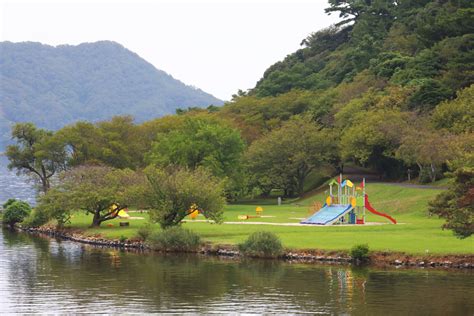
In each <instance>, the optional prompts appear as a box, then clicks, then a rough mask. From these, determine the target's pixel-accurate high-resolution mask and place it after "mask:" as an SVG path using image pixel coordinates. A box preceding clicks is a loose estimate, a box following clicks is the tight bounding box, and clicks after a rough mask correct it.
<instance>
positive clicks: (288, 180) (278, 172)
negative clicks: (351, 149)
mask: <svg viewBox="0 0 474 316" xmlns="http://www.w3.org/2000/svg"><path fill="white" fill-rule="evenodd" d="M332 139H333V137H332V135H331V133H330V131H329V130H325V129H321V128H320V127H319V126H317V125H316V124H315V123H313V122H312V121H311V120H309V119H307V118H301V117H295V118H293V119H292V120H290V121H288V122H286V123H285V124H284V125H283V126H282V127H281V128H279V129H275V130H273V131H272V132H270V133H268V134H267V135H265V136H264V137H262V138H261V139H259V140H257V141H255V142H253V143H252V145H251V146H250V147H249V149H248V151H247V154H246V161H247V164H248V166H249V169H250V172H251V173H253V175H254V176H255V181H256V183H257V184H258V185H259V186H260V187H261V188H262V189H263V191H267V192H268V190H269V189H271V188H280V189H284V190H285V192H286V195H293V194H294V193H295V192H296V193H298V194H301V193H303V190H304V183H305V180H306V178H307V177H308V175H309V174H310V173H311V172H312V171H314V170H316V169H318V168H322V167H323V166H324V165H325V164H327V163H329V161H331V159H332V158H333V157H334V156H335V155H336V152H337V147H336V144H335V142H333V141H332Z"/></svg>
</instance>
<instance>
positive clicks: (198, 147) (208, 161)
mask: <svg viewBox="0 0 474 316" xmlns="http://www.w3.org/2000/svg"><path fill="white" fill-rule="evenodd" d="M156 139H157V140H156V141H155V142H154V143H153V145H152V149H151V151H150V152H149V153H148V155H147V160H148V162H150V163H153V164H155V165H158V166H162V167H166V166H169V165H174V164H176V165H179V166H183V167H188V168H191V169H196V168H198V167H206V168H209V169H210V170H211V171H212V173H213V174H214V175H216V176H220V177H222V176H226V175H230V174H232V172H233V170H235V168H236V167H237V165H238V164H239V162H240V157H241V155H242V152H243V149H244V143H243V141H242V139H241V138H240V135H239V132H238V131H236V130H234V129H232V128H230V127H227V126H225V125H223V124H222V123H220V122H218V121H212V120H209V119H204V118H188V119H187V120H186V121H185V124H184V126H183V127H182V128H179V129H177V130H173V131H170V132H169V133H162V134H158V136H157V138H156Z"/></svg>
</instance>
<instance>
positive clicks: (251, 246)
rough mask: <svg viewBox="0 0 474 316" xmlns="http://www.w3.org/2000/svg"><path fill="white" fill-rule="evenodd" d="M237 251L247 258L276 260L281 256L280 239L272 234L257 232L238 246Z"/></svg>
mask: <svg viewBox="0 0 474 316" xmlns="http://www.w3.org/2000/svg"><path fill="white" fill-rule="evenodd" d="M239 250H240V251H241V252H242V253H243V254H244V255H246V256H249V257H260V258H276V257H279V256H280V255H282V254H283V246H282V244H281V241H280V238H278V236H277V235H276V234H274V233H271V232H264V231H258V232H254V233H252V234H251V235H250V236H249V237H248V238H247V240H246V241H245V242H244V243H242V244H239Z"/></svg>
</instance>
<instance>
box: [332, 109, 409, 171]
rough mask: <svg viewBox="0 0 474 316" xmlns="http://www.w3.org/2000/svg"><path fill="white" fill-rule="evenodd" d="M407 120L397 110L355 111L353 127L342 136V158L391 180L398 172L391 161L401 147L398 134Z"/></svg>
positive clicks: (404, 115)
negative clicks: (382, 174)
mask: <svg viewBox="0 0 474 316" xmlns="http://www.w3.org/2000/svg"><path fill="white" fill-rule="evenodd" d="M408 119H409V116H408V115H407V114H406V113H403V112H400V111H399V110H388V109H384V110H378V111H358V113H357V114H355V117H354V118H353V122H352V125H351V126H350V127H348V128H347V129H345V130H344V133H343V134H342V137H341V144H340V146H341V153H342V157H343V158H345V159H349V158H354V159H356V161H358V162H360V163H362V164H367V165H369V166H372V167H375V169H376V170H377V171H380V172H383V173H384V174H385V175H387V176H389V177H390V176H393V172H396V169H395V168H397V162H396V161H394V159H393V157H394V156H395V151H396V150H397V148H398V146H399V145H400V141H401V136H402V135H401V134H400V131H402V130H405V129H406V128H407V126H408Z"/></svg>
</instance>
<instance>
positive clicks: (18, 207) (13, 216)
mask: <svg viewBox="0 0 474 316" xmlns="http://www.w3.org/2000/svg"><path fill="white" fill-rule="evenodd" d="M30 213H31V206H30V205H29V204H28V203H26V202H23V201H15V202H13V203H11V204H9V205H8V206H7V208H6V209H5V211H4V212H3V223H5V224H8V225H10V226H11V227H13V226H14V225H15V224H16V223H20V222H22V221H23V220H24V219H25V218H26V217H27V216H28V215H29V214H30Z"/></svg>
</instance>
